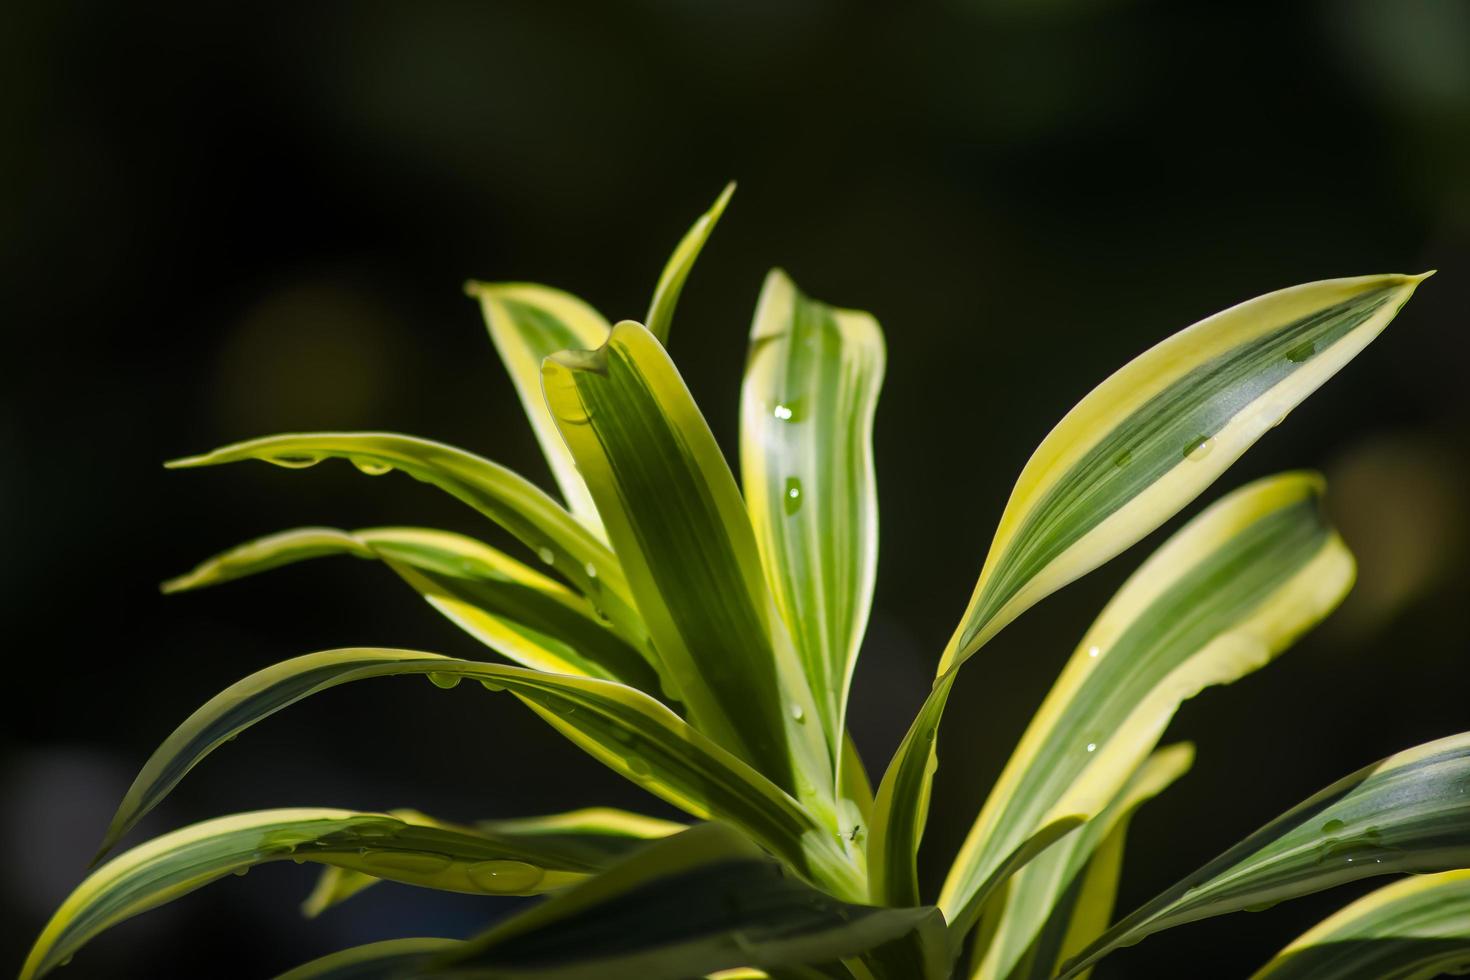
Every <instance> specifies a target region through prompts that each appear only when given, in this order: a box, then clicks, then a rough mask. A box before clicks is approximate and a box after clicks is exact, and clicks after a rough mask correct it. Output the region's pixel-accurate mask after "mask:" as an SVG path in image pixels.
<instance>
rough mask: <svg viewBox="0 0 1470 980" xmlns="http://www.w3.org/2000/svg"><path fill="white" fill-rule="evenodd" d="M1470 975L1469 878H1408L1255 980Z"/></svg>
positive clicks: (1417, 979) (1282, 956)
mask: <svg viewBox="0 0 1470 980" xmlns="http://www.w3.org/2000/svg"><path fill="white" fill-rule="evenodd" d="M1467 967H1470V871H1466V870H1459V871H1446V872H1444V873H1442V874H1437V875H1420V876H1417V877H1413V878H1405V879H1403V880H1401V881H1396V882H1394V883H1393V884H1391V885H1385V886H1384V887H1382V888H1380V889H1378V890H1377V891H1373V892H1369V893H1368V894H1367V895H1364V896H1363V897H1362V898H1360V899H1358V900H1357V901H1356V902H1353V903H1352V904H1351V905H1349V906H1347V907H1346V908H1344V909H1342V910H1341V911H1339V912H1337V913H1336V914H1335V915H1332V916H1330V917H1329V918H1327V919H1324V920H1323V921H1322V922H1321V923H1319V924H1318V925H1316V926H1314V927H1313V928H1312V929H1310V930H1308V931H1307V932H1305V933H1303V934H1302V935H1301V937H1300V938H1298V939H1296V940H1294V941H1293V942H1292V943H1291V945H1289V946H1287V947H1286V948H1285V949H1283V950H1282V951H1281V952H1279V953H1277V954H1276V956H1275V957H1273V958H1272V960H1271V962H1270V963H1267V964H1266V965H1265V966H1264V967H1263V968H1261V970H1260V971H1258V972H1257V973H1256V974H1255V975H1254V976H1253V977H1252V980H1383V978H1386V977H1394V978H1397V980H1421V978H1422V980H1428V978H1429V977H1437V976H1439V975H1441V974H1455V975H1459V974H1462V973H1464V972H1465V969H1466V968H1467Z"/></svg>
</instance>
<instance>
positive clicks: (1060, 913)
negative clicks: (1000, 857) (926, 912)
mask: <svg viewBox="0 0 1470 980" xmlns="http://www.w3.org/2000/svg"><path fill="white" fill-rule="evenodd" d="M1193 761H1194V746H1192V745H1190V744H1188V743H1180V744H1178V745H1171V746H1168V747H1167V748H1163V749H1160V750H1159V751H1157V752H1155V753H1154V754H1153V755H1151V756H1149V758H1148V759H1146V760H1145V761H1144V763H1143V765H1141V766H1139V767H1138V768H1137V769H1136V770H1135V771H1134V773H1133V774H1132V775H1131V776H1130V777H1129V779H1128V782H1127V783H1126V784H1125V785H1124V786H1123V788H1122V789H1121V790H1119V792H1118V794H1117V795H1116V796H1115V797H1114V799H1113V800H1112V802H1110V803H1109V804H1108V805H1107V807H1106V808H1105V809H1104V810H1103V811H1102V812H1101V813H1099V814H1098V815H1097V816H1096V817H1094V818H1093V819H1092V820H1090V821H1088V822H1087V824H1086V825H1085V826H1084V827H1083V828H1082V829H1081V830H1079V831H1078V832H1077V833H1075V834H1072V835H1070V836H1068V837H1066V838H1065V839H1063V840H1061V841H1058V842H1057V843H1056V844H1055V845H1053V846H1052V847H1050V848H1048V849H1047V850H1046V851H1045V852H1044V853H1043V854H1041V856H1039V857H1038V858H1036V859H1035V860H1034V861H1032V862H1031V863H1030V864H1028V865H1026V867H1024V868H1022V869H1021V871H1020V872H1019V873H1018V874H1016V876H1015V877H1013V878H1012V879H1011V880H1010V882H1009V887H1008V888H1007V889H1006V890H1005V891H1004V892H1003V893H1000V894H997V895H996V897H995V898H994V899H992V901H991V903H990V906H989V907H988V908H987V911H986V915H987V918H988V917H989V916H990V915H991V914H995V915H996V916H998V917H999V921H998V922H996V923H991V922H989V921H987V924H986V928H985V930H984V934H985V935H986V949H985V951H984V958H983V960H982V961H981V963H980V966H979V967H978V969H976V971H975V972H974V974H973V976H974V977H975V978H977V980H992V978H1004V980H1050V978H1052V977H1054V976H1056V974H1057V970H1058V969H1059V968H1060V966H1061V964H1062V961H1063V960H1065V959H1068V958H1070V957H1071V956H1073V955H1075V954H1076V953H1077V952H1079V951H1080V950H1081V949H1082V948H1083V947H1084V946H1086V945H1087V944H1088V943H1090V942H1091V941H1092V940H1094V939H1096V938H1097V937H1098V936H1100V935H1101V934H1102V932H1103V930H1104V929H1106V928H1107V926H1108V922H1109V918H1110V916H1111V915H1112V911H1113V902H1114V899H1115V897H1116V895H1117V889H1118V876H1119V872H1120V870H1121V866H1122V860H1123V841H1124V838H1125V837H1126V835H1127V833H1128V822H1129V820H1130V819H1131V818H1132V816H1133V812H1134V811H1135V810H1136V809H1137V808H1138V807H1139V806H1141V805H1142V804H1143V803H1145V802H1147V801H1148V800H1149V799H1152V798H1153V797H1154V796H1157V795H1158V794H1159V793H1161V792H1163V790H1164V789H1165V788H1167V787H1168V786H1169V785H1170V784H1171V783H1173V782H1174V780H1176V779H1178V778H1179V777H1180V776H1182V775H1184V773H1185V772H1187V771H1188V770H1189V767H1190V765H1191V764H1192V763H1193Z"/></svg>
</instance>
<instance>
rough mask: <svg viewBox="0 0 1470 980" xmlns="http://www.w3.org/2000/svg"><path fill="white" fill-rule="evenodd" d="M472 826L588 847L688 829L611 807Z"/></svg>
mask: <svg viewBox="0 0 1470 980" xmlns="http://www.w3.org/2000/svg"><path fill="white" fill-rule="evenodd" d="M475 826H476V827H479V828H480V829H481V830H484V831H487V832H490V833H505V834H526V835H532V834H541V835H545V836H548V837H559V836H562V835H564V834H571V835H574V836H576V837H578V838H582V839H585V840H586V841H587V842H588V843H589V844H591V843H595V842H597V841H609V842H611V841H620V840H625V839H634V840H657V839H659V838H660V837H668V836H669V835H671V834H677V833H679V832H681V831H684V830H687V829H688V825H687V824H682V823H679V822H678V821H675V820H664V819H661V818H659V817H649V816H645V815H644V814H641V813H633V812H631V811H629V810H620V809H618V808H617V807H611V806H591V807H584V808H582V809H580V810H569V811H567V812H566V813H548V814H544V815H542V816H537V817H506V818H502V819H499V820H481V821H478V822H477V823H476V824H475Z"/></svg>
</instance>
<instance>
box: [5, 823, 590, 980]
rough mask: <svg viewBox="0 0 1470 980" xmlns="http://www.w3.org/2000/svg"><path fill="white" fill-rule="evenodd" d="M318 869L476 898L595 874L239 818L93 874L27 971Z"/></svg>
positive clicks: (492, 844)
mask: <svg viewBox="0 0 1470 980" xmlns="http://www.w3.org/2000/svg"><path fill="white" fill-rule="evenodd" d="M288 859H289V860H293V861H298V862H300V861H311V862H314V863H319V864H330V865H336V866H338V867H343V868H349V869H353V870H356V871H363V872H366V873H368V874H371V875H373V876H374V877H379V878H387V879H390V880H393V881H400V882H405V883H408V884H414V885H422V886H425V887H429V888H440V889H446V890H449V891H458V892H468V893H470V894H477V895H485V894H490V895H536V894H541V893H543V892H546V891H550V890H552V889H556V888H562V887H565V886H566V885H567V884H569V883H571V882H572V881H575V880H578V879H582V878H585V877H587V874H588V872H590V871H592V870H595V869H593V868H591V867H589V866H587V864H586V863H584V862H580V861H572V862H568V861H566V860H564V859H563V854H562V853H560V852H558V851H556V850H554V849H551V848H547V847H546V846H544V844H543V843H541V842H538V841H535V840H528V841H512V840H508V839H505V838H494V837H490V836H488V835H484V834H480V833H475V832H463V831H456V830H450V829H446V828H444V827H437V826H419V825H416V824H413V823H410V822H408V821H405V820H401V819H398V818H396V817H392V816H389V815H388V814H386V813H354V812H352V811H349V810H327V809H291V810H263V811H259V812H256V813H239V814H234V815H232V816H228V817H220V818H218V819H215V820H207V821H205V822H204V823H198V824H194V825H193V826H190V827H185V828H183V829H181V830H176V831H173V832H172V833H169V834H164V835H163V836H162V837H156V838H154V839H153V840H150V841H147V842H146V843H143V844H140V845H139V846H138V847H135V848H133V849H132V850H130V851H127V852H126V853H123V854H120V855H118V856H117V857H116V858H114V859H113V860H111V861H109V862H107V863H106V864H105V865H103V866H102V867H100V868H98V869H97V870H96V871H94V872H92V874H91V875H89V876H88V877H87V879H86V880H85V881H83V882H82V883H81V884H80V885H78V886H77V888H76V890H75V891H73V892H72V893H71V896H70V897H69V898H67V900H66V901H65V902H64V903H63V904H62V906H61V908H60V909H58V910H57V912H56V914H55V915H54V916H53V917H52V918H51V921H50V922H49V923H48V924H47V926H46V928H45V929H44V930H43V931H42V933H41V936H40V938H38V939H37V940H36V945H35V946H34V948H32V950H31V954H30V956H29V957H28V958H27V960H26V963H25V966H24V967H23V968H22V970H21V978H22V980H30V978H32V977H40V976H42V975H44V974H46V973H47V972H49V971H50V970H51V969H52V968H53V967H55V966H56V965H58V964H59V963H62V962H65V961H66V960H67V959H69V958H70V957H71V956H72V954H74V953H75V952H76V951H77V950H78V949H79V948H81V946H82V945H83V944H85V943H86V942H87V941H88V940H90V939H91V938H92V937H94V936H96V935H97V934H98V933H100V932H102V931H103V930H104V929H108V928H110V927H111V926H113V925H116V924H117V923H119V922H121V921H123V920H124V919H127V918H131V917H132V916H134V915H137V914H138V913H139V912H144V911H146V910H148V909H151V908H154V907H155V906H158V905H161V904H163V903H165V902H169V901H172V900H173V899H175V898H178V897H180V896H181V895H185V894H187V893H189V892H191V891H194V890H195V889H196V888H200V887H202V886H203V885H206V884H208V883H209V882H211V881H214V880H216V879H218V878H222V877H224V876H225V875H228V874H244V873H245V872H246V871H248V870H249V869H250V868H252V867H254V866H255V865H257V864H263V863H266V862H269V861H283V860H288Z"/></svg>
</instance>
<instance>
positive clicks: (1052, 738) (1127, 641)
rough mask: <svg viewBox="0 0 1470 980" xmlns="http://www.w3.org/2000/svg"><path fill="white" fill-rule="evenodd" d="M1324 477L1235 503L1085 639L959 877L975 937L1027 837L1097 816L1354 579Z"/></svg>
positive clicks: (1123, 596) (1142, 573)
mask: <svg viewBox="0 0 1470 980" xmlns="http://www.w3.org/2000/svg"><path fill="white" fill-rule="evenodd" d="M1322 491H1323V485H1322V480H1321V478H1320V477H1318V476H1316V475H1315V474H1311V473H1287V474H1283V475H1280V476H1272V477H1267V478H1265V479H1262V480H1258V481H1256V482H1254V483H1251V484H1249V485H1247V486H1245V487H1242V488H1240V489H1239V490H1236V491H1235V492H1233V493H1231V494H1229V495H1228V496H1226V497H1224V498H1223V499H1221V500H1220V501H1218V502H1216V503H1215V504H1214V505H1212V506H1211V507H1209V508H1208V509H1206V510H1205V511H1204V512H1203V513H1201V514H1200V515H1199V516H1198V517H1196V518H1194V519H1193V520H1192V521H1190V522H1189V523H1188V524H1187V525H1185V526H1184V528H1183V529H1182V530H1180V531H1179V532H1178V533H1176V534H1175V535H1174V536H1173V537H1171V538H1170V539H1169V540H1168V541H1167V542H1166V543H1165V544H1164V545H1163V546H1162V547H1160V548H1159V550H1158V551H1156V552H1155V553H1154V554H1153V556H1152V557H1150V558H1149V560H1148V561H1146V562H1144V564H1143V565H1142V566H1141V567H1140V568H1139V569H1138V571H1137V572H1135V573H1134V574H1133V575H1132V576H1131V577H1130V578H1129V579H1128V581H1127V582H1126V583H1125V584H1124V585H1123V587H1122V589H1121V590H1119V592H1118V594H1117V595H1116V596H1115V597H1114V598H1113V600H1112V601H1111V602H1110V603H1108V606H1107V608H1105V609H1104V610H1103V612H1102V614H1101V615H1100V616H1099V617H1098V619H1097V621H1096V622H1095V623H1094V624H1093V625H1092V628H1091V629H1089V630H1088V631H1087V634H1086V635H1085V636H1084V637H1083V638H1082V642H1081V643H1080V644H1079V645H1078V647H1077V650H1076V652H1074V653H1073V654H1072V659H1071V660H1070V661H1069V662H1068V663H1067V666H1066V669H1065V670H1063V672H1062V675H1061V677H1060V678H1059V679H1058V680H1057V683H1056V685H1055V686H1054V687H1053V688H1052V690H1051V693H1050V694H1048V695H1047V698H1046V700H1045V701H1044V702H1043V703H1042V706H1041V708H1040V710H1039V711H1038V712H1037V713H1036V715H1035V717H1034V718H1033V719H1032V721H1031V724H1030V726H1029V727H1028V728H1027V730H1026V734H1025V735H1024V736H1023V737H1022V738H1021V742H1020V744H1019V745H1018V746H1017V748H1016V751H1015V753H1014V754H1013V755H1012V756H1011V759H1010V761H1009V762H1008V763H1007V765H1006V768H1005V770H1004V771H1003V772H1002V773H1001V776H1000V779H999V780H998V781H997V782H996V785H995V787H994V789H993V790H992V791H991V794H990V798H989V799H988V800H987V801H986V804H985V807H984V809H983V810H982V811H981V813H980V816H979V818H978V819H977V820H976V821H975V824H974V826H973V827H972V828H971V830H970V834H969V837H968V838H967V839H966V841H965V844H964V846H963V847H962V848H961V850H960V853H959V855H958V857H957V858H956V859H955V862H954V864H953V866H952V867H951V869H950V873H949V876H948V878H947V879H946V881H945V886H944V890H943V892H942V893H941V896H940V899H939V906H940V908H942V909H943V910H944V913H945V917H946V918H947V919H948V920H949V921H950V923H951V927H952V928H953V929H955V930H958V931H963V930H965V929H967V928H969V926H970V925H972V924H973V923H974V922H975V920H976V918H977V917H978V915H979V912H980V908H979V905H978V901H977V893H976V889H977V886H978V885H979V884H980V883H981V882H982V881H984V880H985V879H986V878H988V877H989V875H990V874H991V872H992V870H993V868H994V867H995V865H996V864H997V863H998V862H999V861H1000V860H1002V859H1003V858H1004V856H1005V855H1006V854H1008V853H1009V852H1010V850H1011V849H1012V848H1014V847H1015V846H1016V845H1017V844H1018V843H1019V842H1020V841H1021V840H1023V839H1024V838H1025V837H1026V836H1028V835H1029V834H1031V833H1033V832H1034V831H1035V830H1036V829H1037V828H1038V827H1041V826H1044V825H1045V824H1047V823H1050V822H1051V821H1053V820H1056V819H1058V818H1061V817H1065V816H1069V815H1076V816H1079V817H1082V818H1084V819H1090V818H1091V817H1093V816H1094V815H1096V814H1097V813H1099V812H1100V811H1101V810H1102V808H1103V807H1104V806H1106V805H1107V804H1108V803H1109V801H1111V800H1112V799H1114V797H1115V796H1116V795H1117V793H1118V791H1119V789H1120V788H1121V787H1122V786H1123V784H1124V783H1125V782H1126V781H1127V780H1128V778H1129V775H1130V774H1131V773H1132V772H1133V771H1134V770H1135V769H1137V768H1138V766H1139V763H1140V762H1141V761H1142V760H1143V759H1144V757H1145V756H1147V755H1148V753H1149V752H1150V751H1152V749H1153V747H1154V746H1155V745H1157V744H1158V741H1159V738H1160V737H1161V736H1162V735H1163V733H1164V729H1165V728H1166V727H1167V726H1168V724H1169V720H1170V719H1171V718H1172V717H1173V716H1174V712H1175V711H1176V710H1177V709H1178V707H1179V705H1180V703H1181V702H1182V701H1184V700H1185V699H1187V698H1190V697H1193V696H1194V695H1195V694H1197V693H1199V691H1201V690H1202V689H1204V688H1206V687H1209V686H1210V685H1214V684H1228V683H1230V682H1232V681H1235V680H1237V679H1238V678H1240V677H1242V676H1244V675H1245V674H1248V673H1250V672H1251V671H1253V670H1256V669H1258V668H1260V667H1263V666H1265V665H1266V664H1267V663H1269V662H1270V660H1271V659H1272V657H1274V656H1275V655H1276V654H1278V653H1280V652H1281V651H1282V650H1284V649H1285V648H1286V647H1287V646H1289V645H1290V644H1291V642H1292V641H1293V640H1294V639H1296V637H1297V636H1299V635H1300V634H1301V633H1302V632H1303V631H1305V630H1307V629H1309V628H1310V627H1312V626H1313V625H1315V624H1316V623H1318V622H1320V621H1321V620H1322V618H1323V617H1324V616H1326V615H1327V614H1328V613H1329V612H1330V611H1331V610H1332V609H1333V608H1335V607H1336V605H1337V604H1338V602H1339V601H1341V599H1342V597H1343V596H1344V595H1346V594H1347V591H1348V589H1349V587H1350V586H1351V585H1352V581H1353V558H1352V555H1351V554H1350V553H1349V552H1348V550H1347V547H1346V546H1345V545H1344V544H1343V542H1342V539H1341V538H1340V537H1339V536H1338V535H1337V533H1336V532H1335V531H1334V530H1333V529H1332V527H1331V526H1330V525H1329V524H1328V523H1327V520H1326V518H1325V516H1324V515H1323V514H1322V511H1321V506H1320V504H1321V495H1322Z"/></svg>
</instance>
